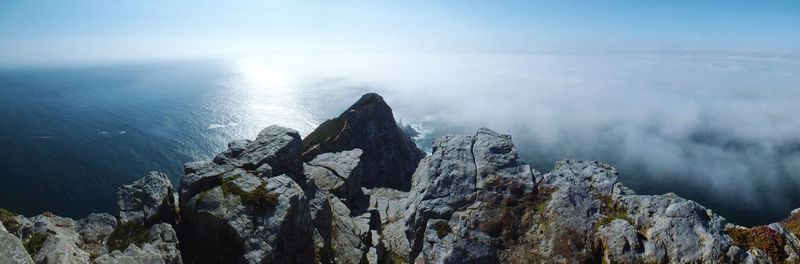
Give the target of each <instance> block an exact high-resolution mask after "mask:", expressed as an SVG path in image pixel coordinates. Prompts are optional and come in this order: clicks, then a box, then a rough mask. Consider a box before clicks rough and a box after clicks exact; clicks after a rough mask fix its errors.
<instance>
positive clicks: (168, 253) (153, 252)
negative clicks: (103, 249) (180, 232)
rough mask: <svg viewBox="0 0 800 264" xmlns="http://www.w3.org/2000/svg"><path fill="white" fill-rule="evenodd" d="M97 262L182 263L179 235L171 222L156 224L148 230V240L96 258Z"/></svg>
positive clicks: (112, 263) (99, 263)
mask: <svg viewBox="0 0 800 264" xmlns="http://www.w3.org/2000/svg"><path fill="white" fill-rule="evenodd" d="M94 263H95V264H114V263H125V264H127V263H130V264H134V263H164V264H180V263H183V261H182V260H181V254H180V251H179V250H178V236H177V234H176V233H175V230H174V229H173V228H172V226H170V225H169V224H164V223H162V224H155V225H153V226H152V227H150V229H149V230H148V232H147V242H145V243H144V244H142V245H141V246H138V245H136V244H131V245H129V246H128V248H126V249H125V250H124V251H119V250H115V251H113V252H111V253H108V254H104V255H101V256H99V257H97V258H95V259H94Z"/></svg>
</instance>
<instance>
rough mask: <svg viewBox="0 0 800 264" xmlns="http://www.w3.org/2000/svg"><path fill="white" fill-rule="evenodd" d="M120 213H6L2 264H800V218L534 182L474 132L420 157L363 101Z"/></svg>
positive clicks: (126, 197)
mask: <svg viewBox="0 0 800 264" xmlns="http://www.w3.org/2000/svg"><path fill="white" fill-rule="evenodd" d="M118 194H119V201H118V205H119V208H120V211H119V214H118V215H117V216H113V215H110V214H105V213H102V214H92V215H89V216H87V217H86V218H84V219H80V220H73V219H70V218H66V217H59V216H56V215H53V214H51V213H42V214H40V215H37V216H32V217H25V216H22V215H16V214H14V213H12V212H9V211H7V210H0V223H2V225H0V263H797V262H800V256H799V255H798V254H799V253H800V240H798V239H797V237H798V235H800V210H796V211H794V212H792V213H791V214H789V217H788V218H787V219H786V220H784V221H782V222H779V223H773V224H770V225H766V226H758V227H752V228H745V227H740V226H736V225H734V224H731V223H728V222H727V221H726V220H725V219H724V218H722V217H720V216H718V215H716V214H714V213H713V212H712V211H710V210H708V209H706V208H704V207H703V206H702V205H700V204H697V203H695V202H693V201H690V200H686V199H683V198H680V197H678V196H676V195H674V194H665V195H657V196H654V195H637V194H635V193H634V192H633V191H631V190H630V189H628V188H626V187H625V186H624V185H622V184H621V183H620V182H618V181H617V171H616V169H614V168H613V167H611V166H610V165H608V164H605V163H602V162H596V161H575V160H563V161H559V162H557V163H556V164H555V167H554V168H553V170H552V171H550V172H547V173H544V174H543V173H540V172H538V171H536V170H533V169H531V167H530V166H528V165H527V164H526V163H525V162H524V161H522V160H521V159H520V157H519V156H518V154H517V150H516V147H515V146H514V143H513V142H512V139H511V137H510V136H508V135H504V134H501V133H497V132H494V131H492V130H489V129H485V128H482V129H479V130H477V132H475V133H474V134H472V135H449V136H443V137H440V138H437V139H435V140H434V142H433V148H432V153H430V155H428V156H424V154H423V152H422V151H420V150H419V149H418V148H417V147H416V146H415V145H414V143H413V141H412V140H411V139H410V138H409V137H408V136H407V135H406V134H405V133H404V132H403V130H401V129H400V128H399V127H398V126H397V124H396V122H395V120H394V117H393V115H392V111H391V108H390V107H389V106H388V105H386V103H385V102H384V101H383V99H382V98H381V97H380V96H378V95H375V94H367V95H365V96H364V97H362V98H361V99H360V100H359V101H358V102H356V103H355V104H354V105H353V106H351V107H350V108H349V109H347V110H346V111H345V112H344V113H342V114H341V115H340V116H339V117H336V118H334V119H331V120H328V121H326V122H325V123H323V124H322V125H321V126H320V127H319V128H317V129H316V130H315V131H314V132H312V133H311V134H310V135H308V136H307V137H306V138H305V139H302V138H301V137H300V135H299V133H298V132H297V131H294V130H292V129H289V128H283V127H279V126H270V127H267V128H265V129H264V130H262V131H261V133H259V134H258V136H257V137H256V139H255V140H252V141H250V140H241V141H234V142H231V143H230V144H229V145H228V149H227V150H225V151H224V152H222V153H220V154H219V155H217V156H216V157H215V158H214V159H212V160H209V161H200V162H193V163H188V164H186V165H185V173H184V175H183V176H182V177H181V179H180V185H179V186H178V188H177V190H176V189H175V188H174V187H173V186H172V184H171V183H170V181H169V180H168V178H167V177H166V175H164V174H162V173H158V172H151V173H149V174H148V175H146V176H145V177H143V178H142V179H139V180H137V181H135V182H133V183H132V184H130V185H125V186H121V187H120V188H119V191H118Z"/></svg>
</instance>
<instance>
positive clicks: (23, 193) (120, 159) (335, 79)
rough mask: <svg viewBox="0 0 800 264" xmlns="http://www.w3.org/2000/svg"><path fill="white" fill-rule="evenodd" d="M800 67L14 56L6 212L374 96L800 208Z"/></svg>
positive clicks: (0, 129) (767, 206) (471, 126)
mask: <svg viewBox="0 0 800 264" xmlns="http://www.w3.org/2000/svg"><path fill="white" fill-rule="evenodd" d="M798 73H800V66H798V64H797V63H796V62H795V61H793V60H784V59H780V58H768V59H763V58H726V57H685V56H679V57H674V56H666V57H665V56H597V57H580V56H479V55H475V56H442V57H435V56H434V57H431V56H430V55H408V54H401V55H396V56H373V55H361V56H356V55H347V54H344V55H343V54H338V55H325V56H321V55H320V56H311V57H303V56H291V57H280V56H278V57H274V58H270V59H231V60H192V61H162V62H146V63H145V62H141V63H119V64H98V65H72V66H40V67H18V68H5V69H0V124H2V125H0V207H4V208H9V209H11V210H14V211H16V212H19V213H22V214H25V215H34V214H38V213H41V212H42V211H45V210H47V211H51V212H53V213H56V214H61V215H66V216H71V217H83V216H85V215H86V214H88V213H91V212H109V213H112V214H114V213H116V210H117V209H116V208H117V207H116V187H117V186H119V185H122V184H127V183H130V182H132V181H133V180H135V179H137V178H139V177H141V176H143V175H145V174H146V173H147V172H148V171H151V170H159V171H163V172H165V173H167V174H168V175H169V176H170V178H171V179H172V181H173V184H175V186H176V187H177V182H178V181H177V180H178V178H179V177H180V175H181V174H182V165H183V163H185V162H189V161H195V160H204V159H209V158H212V157H213V155H215V154H216V153H218V152H220V151H222V150H224V149H225V146H226V143H227V142H229V141H231V140H235V139H252V138H254V137H255V136H256V134H257V133H258V131H260V130H261V129H262V128H264V127H266V126H268V125H271V124H278V125H283V126H287V127H292V128H295V129H297V130H298V131H299V132H300V133H301V135H305V134H307V133H309V132H310V131H312V130H313V129H314V128H315V127H316V125H318V124H319V123H321V122H322V121H324V120H325V119H327V118H331V117H334V116H336V115H338V114H339V113H340V112H341V111H342V110H343V109H345V108H346V107H348V106H349V105H350V104H351V103H352V102H354V101H355V100H357V99H358V97H359V96H360V95H361V94H363V93H365V92H378V93H380V94H382V95H383V96H384V98H385V99H386V100H387V102H388V103H389V104H390V105H391V106H392V107H393V109H394V111H395V117H396V118H398V119H399V120H400V121H401V122H403V123H409V124H412V125H413V126H414V127H416V128H417V129H418V130H419V131H420V132H422V133H421V136H420V137H418V138H417V142H418V144H419V145H420V146H421V147H423V149H429V146H430V141H431V139H432V138H433V137H435V136H438V135H442V134H448V133H474V131H475V130H476V129H477V128H478V127H489V128H492V129H495V130H497V131H500V132H503V133H509V134H511V135H512V136H513V137H514V141H515V143H516V144H517V147H518V150H519V152H520V154H521V156H522V157H523V159H525V160H526V161H527V162H528V163H530V164H531V165H532V166H533V167H534V168H536V169H537V170H539V171H541V172H543V173H545V172H547V171H548V170H550V169H551V168H552V166H553V162H554V161H556V160H559V159H565V158H573V159H594V160H605V161H608V162H609V163H611V164H612V165H613V166H615V167H617V168H618V169H619V171H620V179H621V181H622V182H623V183H625V184H626V185H627V186H629V187H631V188H632V189H634V190H635V191H637V192H638V193H643V194H663V193H667V192H675V193H677V194H678V195H681V196H683V197H686V198H690V199H693V200H696V201H698V202H700V203H701V204H703V205H706V206H707V207H709V208H710V209H713V210H714V211H715V212H717V213H719V214H721V215H722V216H724V217H726V218H728V219H729V220H731V221H732V222H734V223H738V224H744V225H752V224H760V223H768V222H771V221H776V220H779V219H781V218H782V217H784V216H785V215H786V214H787V213H788V212H789V210H791V209H792V208H795V207H800V192H798V191H800V188H799V186H800V133H799V132H800V116H797V115H795V114H794V112H796V110H797V102H800V89H797V87H798V86H800V74H798Z"/></svg>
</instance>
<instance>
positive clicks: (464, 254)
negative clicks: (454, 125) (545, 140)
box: [405, 129, 535, 263]
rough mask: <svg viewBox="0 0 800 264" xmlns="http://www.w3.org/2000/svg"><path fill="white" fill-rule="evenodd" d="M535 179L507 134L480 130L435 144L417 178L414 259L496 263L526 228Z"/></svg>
mask: <svg viewBox="0 0 800 264" xmlns="http://www.w3.org/2000/svg"><path fill="white" fill-rule="evenodd" d="M534 174H535V172H533V171H532V170H531V168H530V166H528V165H526V164H525V163H524V162H522V161H521V160H519V157H518V155H517V152H516V149H515V148H514V145H513V143H512V142H511V138H510V136H508V135H502V134H499V133H496V132H494V131H491V130H488V129H481V130H479V131H478V132H477V133H476V134H475V136H445V137H441V138H438V139H436V140H435V141H434V143H433V153H432V154H431V156H428V157H426V158H425V159H423V160H422V162H421V163H420V166H419V167H418V168H417V171H416V172H415V173H414V188H413V189H412V190H411V193H410V195H411V196H410V197H409V201H410V203H409V207H408V209H407V210H406V214H405V218H406V225H407V226H406V228H407V232H406V233H407V237H408V241H409V244H410V248H411V251H410V254H409V260H416V261H423V262H426V263H451V262H453V263H455V262H492V261H496V259H497V254H498V250H499V249H500V248H501V247H502V246H503V241H504V240H506V239H507V237H513V236H515V235H516V234H515V233H516V230H515V229H516V228H517V227H518V225H520V224H522V223H521V221H522V220H521V218H522V216H523V215H524V214H525V209H526V208H525V207H524V205H525V204H526V203H528V201H527V200H529V197H528V196H529V195H528V194H530V193H531V192H532V191H533V188H534V181H533V178H534Z"/></svg>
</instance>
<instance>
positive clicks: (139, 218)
mask: <svg viewBox="0 0 800 264" xmlns="http://www.w3.org/2000/svg"><path fill="white" fill-rule="evenodd" d="M117 196H119V200H118V201H117V205H118V206H119V210H120V212H119V218H120V221H121V222H123V223H127V222H131V221H133V222H143V223H145V224H147V225H151V224H155V223H161V222H164V223H175V219H176V217H177V214H176V202H175V197H174V195H173V190H172V183H171V182H170V181H169V178H168V177H167V175H166V174H164V173H161V172H156V171H152V172H150V173H149V174H147V175H146V176H144V177H143V178H141V179H139V180H136V181H135V182H133V183H132V184H129V185H123V186H121V187H119V190H118V191H117Z"/></svg>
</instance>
